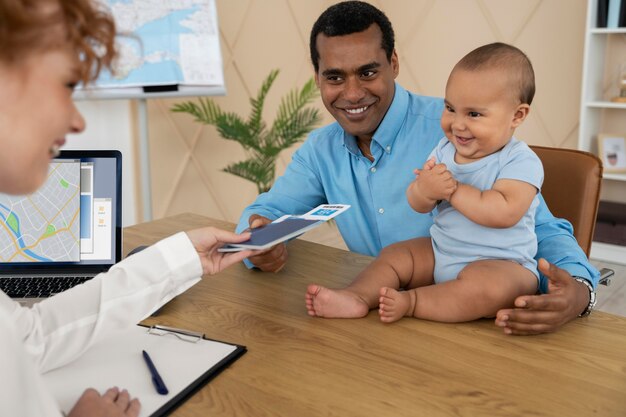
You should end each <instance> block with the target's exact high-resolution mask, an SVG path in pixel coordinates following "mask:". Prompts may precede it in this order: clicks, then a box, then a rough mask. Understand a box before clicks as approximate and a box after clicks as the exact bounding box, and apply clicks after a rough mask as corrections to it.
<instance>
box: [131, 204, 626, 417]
mask: <svg viewBox="0 0 626 417" xmlns="http://www.w3.org/2000/svg"><path fill="white" fill-rule="evenodd" d="M205 225H214V226H218V227H222V228H226V229H232V227H233V225H232V224H229V223H224V222H220V221H216V220H212V219H209V218H207V217H203V216H198V215H194V214H183V215H178V216H174V217H169V218H166V219H161V220H157V221H153V222H149V223H144V224H140V225H136V226H132V227H129V228H126V229H125V230H124V239H125V248H124V250H125V252H128V251H129V250H130V249H132V248H134V247H135V246H138V245H140V244H149V243H153V242H155V241H157V240H158V239H160V238H162V237H165V236H167V235H170V234H172V233H174V232H176V231H179V230H189V229H192V228H195V227H200V226H205ZM289 256H290V261H289V263H288V265H287V266H286V267H285V269H284V270H283V271H281V272H280V273H278V274H269V273H262V272H259V271H252V270H247V269H246V268H245V267H244V266H243V265H235V266H234V267H231V268H230V269H228V270H226V271H224V272H222V273H220V274H219V275H216V276H213V277H205V278H204V279H203V280H202V281H201V282H200V283H199V284H197V285H196V286H194V287H193V288H191V289H190V290H189V291H187V292H186V293H184V294H181V295H180V296H178V297H177V298H176V299H174V300H173V301H171V302H170V303H169V304H167V305H166V306H165V307H164V308H163V309H162V310H161V313H160V315H159V316H158V317H156V318H150V319H149V320H147V321H146V323H149V324H164V325H169V326H176V327H183V328H188V329H192V330H197V331H202V332H205V333H206V335H207V337H209V338H214V339H219V340H224V341H228V342H233V343H239V344H242V345H245V346H247V347H248V353H247V354H245V355H244V356H243V357H242V358H240V359H239V360H238V361H236V362H235V363H234V364H233V365H231V366H230V367H229V368H228V369H226V370H225V371H224V372H223V373H221V374H220V375H219V376H218V377H217V378H216V379H214V380H212V381H211V382H210V383H209V384H208V385H206V386H205V387H204V388H203V389H202V390H200V391H199V392H198V393H196V394H195V395H194V396H193V397H192V398H190V399H189V400H188V401H187V402H185V404H183V405H182V406H181V407H180V408H178V409H177V410H176V411H175V413H174V416H207V415H220V416H227V415H232V416H289V417H294V416H298V417H300V416H339V417H345V416H379V417H380V416H394V417H396V416H422V415H423V416H428V417H436V416H472V417H473V416H507V417H510V416H525V417H526V416H559V417H561V416H568V417H571V416H591V415H595V416H603V417H607V416H624V415H626V318H622V317H618V316H614V315H610V314H606V313H601V312H594V313H593V314H592V315H591V316H590V317H588V318H584V319H579V320H576V321H575V322H573V323H570V324H568V325H567V326H566V327H565V328H563V329H561V331H559V332H558V333H555V334H549V335H542V336H533V337H511V336H504V335H503V334H502V332H501V331H500V330H499V329H498V328H496V327H495V326H494V325H493V322H492V321H491V320H482V321H477V322H472V323H463V324H442V323H434V322H428V321H422V320H417V319H403V320H401V321H399V322H396V323H393V324H382V323H381V322H380V321H379V320H378V316H377V314H376V313H375V312H371V313H370V314H369V315H368V316H367V317H366V318H363V319H332V320H331V319H321V318H312V317H309V316H308V315H307V314H306V309H305V305H304V293H305V288H306V285H307V284H309V283H311V282H316V283H320V284H323V285H326V286H329V287H339V286H344V285H347V284H348V283H349V282H350V281H351V280H352V279H353V277H354V276H355V275H356V274H357V272H359V271H360V270H361V269H363V268H364V267H365V266H366V265H367V264H368V263H369V262H370V260H371V258H369V257H366V256H361V255H356V254H354V253H350V252H345V251H341V250H338V249H334V248H330V247H327V246H323V245H318V244H314V243H310V242H306V241H301V240H295V241H293V242H291V243H290V244H289Z"/></svg>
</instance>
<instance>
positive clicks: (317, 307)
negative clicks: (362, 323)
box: [304, 284, 369, 319]
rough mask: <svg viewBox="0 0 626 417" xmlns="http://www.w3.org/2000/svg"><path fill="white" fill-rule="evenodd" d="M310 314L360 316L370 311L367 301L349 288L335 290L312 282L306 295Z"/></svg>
mask: <svg viewBox="0 0 626 417" xmlns="http://www.w3.org/2000/svg"><path fill="white" fill-rule="evenodd" d="M304 299H305V302H306V309H307V312H308V313H309V316H316V317H326V318H337V319H339V318H344V319H348V318H358V317H365V316H366V315H367V313H368V312H369V307H368V305H367V303H366V302H365V301H364V300H363V299H361V298H360V297H359V296H358V295H356V294H354V293H352V292H350V291H347V290H333V289H330V288H326V287H322V286H321V285H316V284H311V285H309V286H308V287H307V289H306V294H305V296H304Z"/></svg>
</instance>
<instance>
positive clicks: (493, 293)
mask: <svg viewBox="0 0 626 417" xmlns="http://www.w3.org/2000/svg"><path fill="white" fill-rule="evenodd" d="M537 283H538V281H537V277H536V276H535V274H533V273H532V272H531V271H529V270H528V269H526V268H524V267H523V266H521V265H520V264H518V263H515V262H512V261H506V260H495V259H494V260H481V261H476V262H473V263H471V264H469V265H467V266H466V267H465V268H464V269H463V270H462V271H461V272H460V273H459V275H458V277H457V278H456V279H453V280H451V281H446V282H443V283H441V284H436V285H429V286H426V287H422V288H417V289H416V290H414V291H415V294H416V297H415V298H416V300H415V307H414V310H413V314H409V315H412V316H413V317H417V318H421V319H427V320H433V321H440V322H450V323H458V322H464V321H470V320H476V319H479V318H483V317H491V316H494V315H495V314H496V312H497V311H498V310H500V309H502V308H506V307H510V306H513V302H514V300H515V298H517V297H518V296H520V295H524V294H534V293H536V291H537Z"/></svg>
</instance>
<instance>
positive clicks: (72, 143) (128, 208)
mask: <svg viewBox="0 0 626 417" xmlns="http://www.w3.org/2000/svg"><path fill="white" fill-rule="evenodd" d="M76 104H77V106H78V110H79V111H80V112H81V113H82V114H83V117H84V118H85V121H86V122H87V128H86V129H85V131H84V132H83V133H81V134H78V135H70V136H68V137H67V144H66V145H65V147H64V149H115V150H119V151H120V152H121V153H122V177H123V178H122V207H123V210H122V223H123V226H130V225H133V224H135V223H137V210H136V207H137V202H136V197H135V196H136V194H137V192H136V184H135V162H134V161H135V160H136V159H137V158H135V154H134V153H135V146H134V132H133V130H134V125H133V119H132V112H131V109H132V103H131V101H129V100H93V101H82V100H81V101H77V103H76Z"/></svg>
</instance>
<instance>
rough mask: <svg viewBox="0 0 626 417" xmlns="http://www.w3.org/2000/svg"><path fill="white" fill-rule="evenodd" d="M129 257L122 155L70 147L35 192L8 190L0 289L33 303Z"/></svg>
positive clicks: (0, 241) (0, 212) (2, 206)
mask: <svg viewBox="0 0 626 417" xmlns="http://www.w3.org/2000/svg"><path fill="white" fill-rule="evenodd" d="M121 257H122V154H121V153H120V152H119V151H114V150H68V151H61V153H60V155H59V156H58V157H57V158H55V159H54V160H53V161H51V164H50V169H49V172H48V178H47V179H46V182H45V183H44V185H43V186H42V187H41V188H40V189H39V190H38V191H36V192H35V193H33V194H31V195H28V196H14V195H7V194H0V289H1V290H2V291H4V292H5V293H6V294H7V295H9V297H11V298H13V299H14V300H16V301H18V302H20V303H21V304H22V305H26V306H30V305H33V304H34V303H36V302H39V301H41V300H42V299H45V298H47V297H50V296H52V295H54V294H57V293H59V292H61V291H65V290H67V289H69V288H71V287H73V286H75V285H79V284H81V283H83V282H85V281H87V280H89V279H91V278H93V277H94V276H96V275H97V274H99V273H101V272H104V271H107V270H108V269H109V268H110V267H111V266H113V265H114V264H115V263H117V262H119V261H120V260H121Z"/></svg>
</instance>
